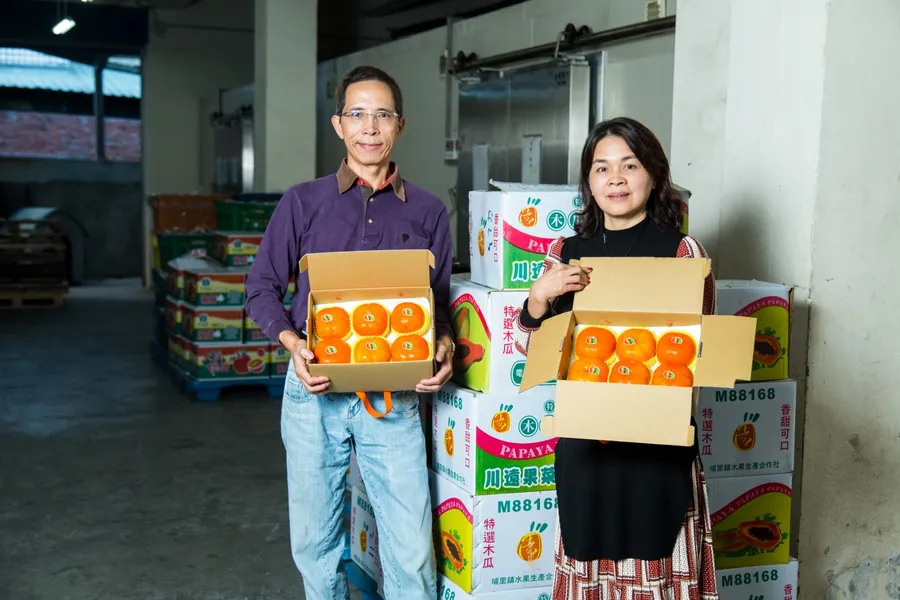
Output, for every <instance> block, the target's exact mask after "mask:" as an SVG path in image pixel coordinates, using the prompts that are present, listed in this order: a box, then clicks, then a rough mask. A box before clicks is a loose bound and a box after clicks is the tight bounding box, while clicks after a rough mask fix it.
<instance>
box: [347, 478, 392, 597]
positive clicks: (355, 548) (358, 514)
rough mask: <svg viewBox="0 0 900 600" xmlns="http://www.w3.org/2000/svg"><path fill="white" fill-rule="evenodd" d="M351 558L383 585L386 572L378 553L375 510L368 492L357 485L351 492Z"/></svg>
mask: <svg viewBox="0 0 900 600" xmlns="http://www.w3.org/2000/svg"><path fill="white" fill-rule="evenodd" d="M350 558H351V559H352V560H353V562H354V563H356V565H357V566H358V567H359V568H360V569H362V571H363V572H364V573H365V574H366V575H368V576H369V577H371V578H372V579H374V580H375V581H376V582H377V583H378V587H379V589H380V588H381V587H382V585H383V584H384V574H383V573H382V570H381V556H380V555H379V553H378V527H377V526H376V524H375V510H374V509H373V508H372V504H371V503H370V502H369V497H368V496H367V495H366V493H365V492H364V491H363V490H361V489H359V488H355V487H354V488H353V489H352V490H351V492H350Z"/></svg>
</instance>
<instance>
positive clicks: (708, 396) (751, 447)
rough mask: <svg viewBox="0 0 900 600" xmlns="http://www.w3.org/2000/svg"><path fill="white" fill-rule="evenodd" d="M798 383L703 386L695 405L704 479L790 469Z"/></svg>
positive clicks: (791, 470)
mask: <svg viewBox="0 0 900 600" xmlns="http://www.w3.org/2000/svg"><path fill="white" fill-rule="evenodd" d="M796 410H797V382H796V381H792V380H785V381H772V382H766V383H739V384H737V385H736V386H735V387H734V389H730V390H729V389H720V388H703V389H701V390H700V400H699V404H698V409H697V415H698V418H700V419H702V421H700V434H699V437H700V439H699V443H700V455H701V458H702V459H703V466H704V468H705V469H706V475H707V477H739V476H743V475H773V474H778V473H791V472H793V471H794V432H795V425H796V424H795V420H796Z"/></svg>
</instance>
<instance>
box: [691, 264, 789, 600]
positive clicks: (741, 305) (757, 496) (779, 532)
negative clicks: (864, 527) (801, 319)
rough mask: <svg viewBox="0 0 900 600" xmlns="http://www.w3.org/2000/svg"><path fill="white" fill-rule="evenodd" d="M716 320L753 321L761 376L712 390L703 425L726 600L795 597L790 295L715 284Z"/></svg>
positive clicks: (702, 402)
mask: <svg viewBox="0 0 900 600" xmlns="http://www.w3.org/2000/svg"><path fill="white" fill-rule="evenodd" d="M717 300H718V303H717V304H718V311H717V312H718V313H719V314H725V315H738V316H748V317H755V318H756V320H757V322H756V340H755V344H754V353H753V376H752V381H751V382H749V383H739V384H737V385H736V386H735V387H734V389H719V388H704V389H702V390H701V392H700V399H699V405H698V412H697V420H698V424H699V425H700V433H699V436H698V437H699V440H700V454H701V458H702V460H703V466H704V468H705V471H706V475H707V482H708V489H709V501H710V513H711V520H712V525H713V540H714V545H715V554H716V569H717V573H718V578H719V594H720V596H721V597H722V600H737V599H739V598H740V599H742V600H743V599H745V598H747V597H748V594H749V596H750V597H763V596H764V597H766V598H769V597H775V598H779V599H785V600H792V599H793V598H796V597H797V592H796V591H797V571H798V563H797V561H796V560H795V559H793V558H791V556H790V542H791V535H792V532H793V528H792V523H791V496H792V492H791V489H792V482H793V472H794V450H795V449H794V438H795V428H796V409H797V383H796V381H793V380H791V379H788V351H789V339H790V325H791V307H792V290H791V288H790V287H788V286H783V285H776V284H771V283H764V282H758V281H737V280H721V281H719V282H717Z"/></svg>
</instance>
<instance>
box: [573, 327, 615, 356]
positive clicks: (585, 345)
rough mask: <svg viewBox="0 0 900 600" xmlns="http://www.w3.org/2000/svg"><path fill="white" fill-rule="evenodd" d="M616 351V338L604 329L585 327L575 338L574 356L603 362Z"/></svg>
mask: <svg viewBox="0 0 900 600" xmlns="http://www.w3.org/2000/svg"><path fill="white" fill-rule="evenodd" d="M615 351H616V336H615V334H613V332H612V331H610V330H609V329H606V328H605V327H586V328H585V329H583V330H582V331H581V333H579V334H578V337H576V338H575V356H577V357H579V358H596V359H599V360H603V361H605V360H606V359H608V358H609V357H610V356H612V355H613V352H615Z"/></svg>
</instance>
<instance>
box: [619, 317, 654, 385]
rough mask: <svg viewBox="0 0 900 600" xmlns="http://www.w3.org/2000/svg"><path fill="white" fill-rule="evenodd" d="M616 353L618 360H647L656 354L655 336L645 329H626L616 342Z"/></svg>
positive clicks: (641, 361)
mask: <svg viewBox="0 0 900 600" xmlns="http://www.w3.org/2000/svg"><path fill="white" fill-rule="evenodd" d="M616 355H617V356H618V357H619V360H633V361H635V362H639V363H643V362H647V361H648V360H650V359H651V358H653V357H654V355H656V338H655V337H653V334H652V333H650V331H648V330H646V329H638V328H635V329H627V330H625V331H623V332H622V334H621V335H620V336H619V341H618V342H616ZM648 379H649V378H648Z"/></svg>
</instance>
